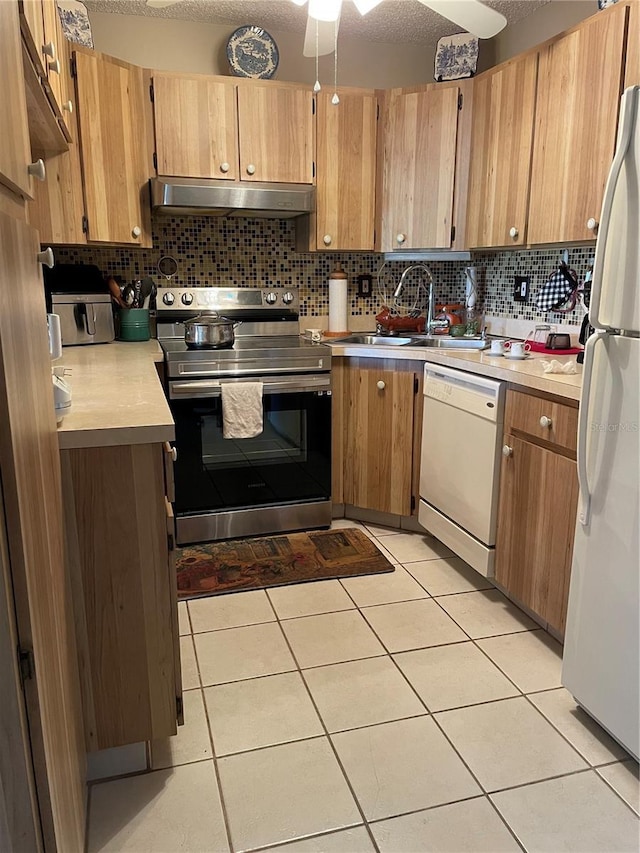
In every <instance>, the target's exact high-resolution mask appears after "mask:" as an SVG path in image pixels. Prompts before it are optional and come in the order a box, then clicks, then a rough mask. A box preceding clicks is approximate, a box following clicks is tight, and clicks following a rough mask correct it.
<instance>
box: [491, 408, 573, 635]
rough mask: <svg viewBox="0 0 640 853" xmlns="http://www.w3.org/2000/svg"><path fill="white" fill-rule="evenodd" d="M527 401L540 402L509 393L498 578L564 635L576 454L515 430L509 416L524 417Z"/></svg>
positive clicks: (497, 566)
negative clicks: (520, 415) (522, 414)
mask: <svg viewBox="0 0 640 853" xmlns="http://www.w3.org/2000/svg"><path fill="white" fill-rule="evenodd" d="M510 396H511V402H512V405H511V406H510V405H509V402H510V401H509V397H510ZM527 400H530V401H531V402H532V405H533V406H534V407H535V406H537V405H538V404H539V402H540V398H537V397H532V396H531V397H530V396H529V395H527V394H522V393H518V392H509V393H508V397H507V413H506V416H505V430H507V431H506V432H505V435H504V447H505V452H506V453H508V455H504V456H503V460H502V469H501V475H500V477H501V479H500V502H499V508H498V535H497V542H496V573H495V578H496V581H497V582H498V583H499V584H500V585H501V586H503V587H504V588H505V589H506V591H507V592H508V593H509V595H511V596H513V598H515V599H517V600H518V601H519V602H521V603H522V604H524V605H525V606H526V607H528V608H530V609H531V610H532V611H533V612H534V613H536V614H537V615H538V616H539V617H540V618H541V619H543V620H544V621H545V622H547V623H548V624H549V625H551V626H552V627H553V628H554V629H555V630H556V631H558V632H560V633H563V632H564V627H565V620H566V613H567V599H568V595H569V577H570V573H571V557H572V553H573V536H574V528H575V523H576V511H577V503H578V478H577V471H576V463H575V453H574V452H573V451H571V450H567V449H566V448H561V447H559V446H554V444H553V443H552V442H550V441H544V440H542V439H540V440H539V439H537V438H536V437H535V436H532V435H530V434H527V433H525V432H524V430H523V429H518V428H517V426H514V419H513V417H511V415H512V414H514V413H517V414H521V413H522V408H523V404H526V401H527ZM555 405H556V407H557V408H558V407H560V408H561V409H564V408H567V409H569V411H571V412H573V413H575V412H576V411H577V410H575V409H573V408H570V407H565V406H561V404H555ZM538 421H539V418H535V422H536V423H537V422H538ZM520 425H521V426H522V424H520ZM507 449H508V450H507Z"/></svg>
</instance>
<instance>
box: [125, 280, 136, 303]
mask: <svg viewBox="0 0 640 853" xmlns="http://www.w3.org/2000/svg"><path fill="white" fill-rule="evenodd" d="M134 299H135V290H134V288H133V285H132V284H127V285H125V287H124V289H123V291H122V300H123V302H124V304H125V308H133V302H134Z"/></svg>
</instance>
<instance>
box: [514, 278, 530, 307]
mask: <svg viewBox="0 0 640 853" xmlns="http://www.w3.org/2000/svg"><path fill="white" fill-rule="evenodd" d="M530 286H531V276H528V275H516V276H514V284H513V300H514V302H527V301H528V300H529V287H530Z"/></svg>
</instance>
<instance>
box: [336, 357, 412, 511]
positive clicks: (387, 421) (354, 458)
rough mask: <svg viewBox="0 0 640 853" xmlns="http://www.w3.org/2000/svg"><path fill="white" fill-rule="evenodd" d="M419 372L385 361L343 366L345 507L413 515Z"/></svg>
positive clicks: (407, 365) (355, 361) (360, 361)
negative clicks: (347, 505) (346, 505)
mask: <svg viewBox="0 0 640 853" xmlns="http://www.w3.org/2000/svg"><path fill="white" fill-rule="evenodd" d="M365 363H366V364H365ZM421 368H422V365H421V364H417V365H416V364H415V363H413V362H395V363H394V362H389V361H387V360H386V359H384V360H383V359H374V360H371V359H352V360H351V361H349V362H346V363H345V364H344V366H343V372H342V389H343V390H342V407H341V408H342V410H341V412H340V413H338V417H341V419H342V435H343V442H344V443H343V448H342V453H343V499H344V503H345V504H349V505H352V506H357V507H362V508H364V509H372V510H377V511H379V512H385V513H393V514H395V515H403V516H408V515H411V513H412V512H413V511H414V509H415V506H416V505H417V496H416V493H415V486H416V481H415V478H414V470H415V468H416V467H419V459H418V456H419V449H418V448H419V443H417V442H416V435H417V434H418V439H419V432H420V428H421V423H422V416H421V406H420V405H418V404H417V402H416V401H418V402H419V403H420V404H421V403H422V399H421V395H420V394H419V391H420V387H421V377H422V370H421ZM334 458H335V456H334Z"/></svg>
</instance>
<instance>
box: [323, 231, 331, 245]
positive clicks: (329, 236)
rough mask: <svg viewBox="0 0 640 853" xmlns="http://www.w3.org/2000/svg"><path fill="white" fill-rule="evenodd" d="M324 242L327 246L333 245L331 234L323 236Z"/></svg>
mask: <svg viewBox="0 0 640 853" xmlns="http://www.w3.org/2000/svg"><path fill="white" fill-rule="evenodd" d="M322 242H323V243H324V244H325V246H330V245H331V234H325V235H324V237H323V238H322Z"/></svg>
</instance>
